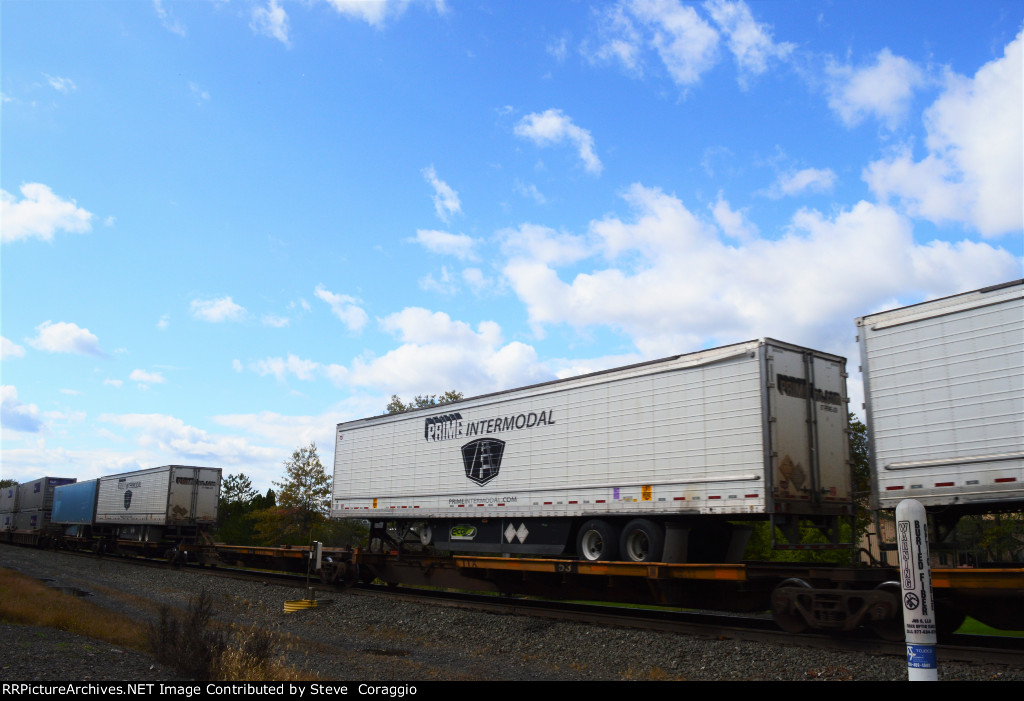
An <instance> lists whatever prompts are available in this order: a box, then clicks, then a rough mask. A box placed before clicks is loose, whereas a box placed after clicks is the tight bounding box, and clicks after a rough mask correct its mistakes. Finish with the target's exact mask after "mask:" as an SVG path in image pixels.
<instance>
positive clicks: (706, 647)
mask: <svg viewBox="0 0 1024 701" xmlns="http://www.w3.org/2000/svg"><path fill="white" fill-rule="evenodd" d="M17 550H20V551H22V552H26V554H28V552H27V551H28V549H21V548H18V549H17ZM4 554H5V553H0V555H4ZM68 554H69V553H65V555H68ZM3 559H6V558H3ZM17 559H18V560H19V561H23V563H24V565H25V566H26V568H28V569H29V570H30V571H31V570H34V569H40V568H37V567H36V566H35V565H32V564H30V559H29V558H21V557H19V558H17ZM31 559H32V560H34V558H31ZM75 559H82V560H85V561H89V560H91V561H94V562H97V563H98V564H99V566H98V567H96V568H91V567H87V568H79V567H78V566H77V565H72V564H71V563H70V562H68V563H67V565H66V566H65V565H58V567H57V571H65V572H69V573H70V572H72V571H74V572H75V574H74V575H71V577H72V579H71V580H68V581H73V582H74V583H75V584H76V585H77V586H82V587H84V588H88V582H90V581H92V574H90V573H91V572H96V573H99V574H101V577H100V580H99V581H100V582H103V584H101V585H100V586H101V589H102V588H103V587H109V586H110V584H109V580H106V579H104V577H105V574H104V573H115V572H118V571H119V570H120V569H121V567H118V568H113V567H108V566H105V565H104V564H103V563H104V562H109V563H110V564H111V565H113V564H114V563H117V564H118V565H123V566H124V567H126V568H127V569H128V570H130V569H133V568H138V569H139V570H141V571H140V572H139V574H138V575H137V576H134V577H133V578H132V579H134V580H135V581H137V582H140V583H141V582H145V581H149V582H152V583H153V584H152V586H150V585H146V586H142V585H141V584H136V585H132V587H131V589H125V590H124V591H138V592H140V593H141V592H142V590H144V589H145V590H149V589H152V590H153V591H162V592H170V591H171V590H170V589H168V588H167V586H168V584H170V582H172V581H176V582H179V584H178V585H177V586H182V584H183V583H184V581H185V580H182V579H181V578H180V577H179V576H178V575H171V572H172V571H174V570H173V569H172V568H171V567H170V566H169V565H167V564H166V563H164V562H146V561H137V560H133V559H126V558H120V557H110V556H104V557H103V558H97V557H96V556H95V555H91V554H82V555H78V556H75ZM43 561H49V562H51V563H54V564H56V562H59V560H57V561H53V560H51V559H50V558H48V557H47V558H42V559H41V560H40V562H43ZM54 564H49V565H47V567H49V569H51V570H53V568H54ZM154 569H155V570H156V572H153V573H152V575H150V570H154ZM183 570H184V571H183V572H182V573H181V574H182V575H187V576H186V579H187V580H189V581H190V583H189V584H188V585H187V587H188V588H186V589H179V596H178V602H179V603H177V604H175V605H178V606H182V605H183V603H181V602H182V601H183V600H182V599H181V598H180V596H181V594H184V595H185V596H186V597H187V595H188V594H189V593H190V592H195V591H199V590H200V588H202V587H203V586H204V585H202V584H201V583H200V582H199V581H197V575H198V576H200V577H211V578H216V579H218V580H219V581H222V582H225V583H224V584H223V585H221V584H218V585H213V584H212V583H211V585H210V586H209V587H208V588H207V590H208V591H215V592H224V593H219V594H217V596H225V597H228V598H226V599H224V600H223V605H225V606H227V609H225V616H231V615H241V618H239V619H238V621H239V622H240V623H241V624H242V625H246V624H248V623H252V624H256V623H257V621H259V623H258V625H261V626H264V625H265V626H267V627H268V628H272V629H274V630H279V629H283V630H290V631H291V633H292V634H293V635H306V634H307V633H309V632H312V631H314V630H315V631H317V633H316V637H317V639H318V640H319V642H318V643H317V644H318V645H321V646H329V645H337V646H339V649H341V648H344V649H345V650H348V649H351V646H353V645H355V646H357V647H358V649H363V650H365V651H370V652H367V655H370V656H371V657H374V658H375V659H376V658H378V657H379V654H378V653H373V654H372V655H371V652H372V651H374V650H377V649H378V648H379V649H386V650H392V649H394V651H395V652H394V654H396V655H399V654H400V655H406V656H408V657H407V658H400V659H410V660H412V659H414V658H415V659H419V658H418V657H417V656H418V655H419V654H420V652H421V651H424V650H429V649H430V646H429V644H428V643H427V641H428V640H434V639H435V636H437V635H440V636H443V639H444V640H446V641H447V643H446V646H445V647H444V650H445V652H444V654H443V656H442V657H443V658H444V659H448V658H449V656H450V654H452V653H453V652H454V651H456V650H458V651H462V650H464V649H466V650H471V649H473V645H480V644H481V640H484V639H487V637H488V635H491V634H489V633H488V632H487V631H495V632H496V631H501V635H500V636H499V637H500V639H501V640H502V641H505V640H508V639H506V637H505V636H506V635H509V634H513V635H515V636H517V637H514V638H512V639H510V640H511V641H512V642H504V643H496V645H498V646H500V649H498V650H497V652H498V653H499V656H500V657H502V659H506V658H507V657H508V655H509V653H510V651H516V650H530V651H535V650H544V651H545V654H543V655H541V654H540V653H536V654H537V655H538V659H543V660H558V662H557V664H558V665H560V667H559V668H560V669H569V668H567V667H565V665H575V664H578V663H579V662H578V660H579V657H578V653H576V652H572V653H571V656H570V657H569V658H568V659H569V661H568V662H567V661H565V660H566V658H565V657H564V655H565V653H566V650H567V649H569V650H574V651H575V650H578V649H580V648H575V647H573V646H575V645H578V644H579V643H580V642H582V641H595V642H598V643H599V641H605V640H616V641H626V640H630V641H633V640H648V639H649V640H651V641H652V642H653V641H657V642H656V643H654V644H656V646H657V647H652V648H651V651H652V653H651V654H652V655H654V656H655V657H656V658H657V659H660V660H665V659H669V658H666V656H665V655H664V654H660V653H661V652H662V651H665V650H679V651H688V652H684V653H682V654H684V655H690V656H692V657H674V658H671V659H677V660H690V659H693V660H694V661H693V662H690V661H686V662H680V663H679V666H678V668H677V667H675V665H674V664H673V663H666V662H664V661H662V662H655V663H653V664H656V665H658V664H660V665H661V667H660V668H661V669H662V670H668V672H669V673H670V674H671V673H674V670H676V669H678V670H679V671H678V672H676V673H680V674H683V675H685V678H693V679H698V678H764V679H775V678H794V677H793V676H786V677H782V676H777V674H784V673H787V670H786V668H787V667H788V668H789V670H788V671H789V672H792V670H793V669H794V668H796V669H797V670H798V671H797V674H799V675H800V676H803V675H804V674H806V677H803V678H807V677H811V678H814V677H815V675H819V674H823V675H824V673H825V672H827V673H828V674H831V675H833V676H834V677H835V678H860V679H898V678H900V671H901V669H905V667H904V662H903V658H904V654H905V652H904V649H903V647H902V645H900V644H894V643H886V642H883V641H880V640H877V639H874V638H871V637H868V636H867V635H858V636H843V637H835V636H828V635H814V634H803V635H791V634H785V633H782V632H781V631H779V630H777V629H776V628H775V625H774V622H773V621H771V620H770V619H767V618H764V617H762V618H757V617H751V616H735V615H723V614H715V613H710V612H697V611H679V610H668V609H651V608H647V609H639V608H632V609H631V608H623V607H621V606H608V605H593V604H583V603H568V602H553V601H541V600H536V599H524V598H509V597H499V596H495V595H479V594H467V593H460V592H446V591H431V590H423V589H413V588H409V587H402V586H397V587H386V586H382V585H366V586H358V587H352V588H349V589H346V590H344V591H339V590H337V589H333V588H331V587H326V586H324V585H322V584H320V583H319V582H314V583H312V586H313V587H314V588H315V590H316V596H317V598H318V599H321V600H323V599H333V605H332V606H331V607H329V608H324V609H320V610H319V612H315V611H303V612H299V613H296V614H293V615H287V616H284V617H283V618H282V616H281V608H280V606H281V602H282V601H283V600H284V599H298V598H301V597H302V596H303V593H302V592H303V590H304V588H305V586H306V583H305V578H304V577H301V576H295V575H281V574H274V573H268V572H264V571H251V570H235V569H229V568H225V567H216V568H210V567H203V568H199V567H194V566H187V567H185V568H183ZM161 572H163V573H164V574H162V575H161ZM57 576H58V579H62V580H66V579H67V578H66V577H61V576H60V575H57ZM116 576H117V577H120V576H121V575H116ZM232 580H237V581H239V582H240V583H239V584H238V585H237V586H235V585H232V584H231V583H230V582H231V581H232ZM129 581H130V580H129ZM242 581H245V582H246V583H245V584H241V582H242ZM165 582H166V583H167V584H162V583H165ZM266 584H273V585H274V586H273V587H272V588H270V589H262V588H254V585H255V586H256V587H261V586H262V585H266ZM280 587H292V588H293V591H294V592H295V594H294V595H291V594H289V593H287V590H282V589H281V588H280ZM226 592H232V593H234V594H235V596H234V597H231V595H230V594H227V593H226ZM240 592H245V594H244V596H245V600H246V601H251V602H253V603H254V604H257V602H259V601H262V602H263V604H264V605H263V606H259V605H258V604H257V606H256V607H255V608H252V609H249V608H246V606H245V604H244V603H242V605H241V609H240V610H241V611H242V612H243V613H241V614H239V613H238V612H239V604H240V603H241V600H240V599H239V598H238V594H239V593H240ZM263 592H266V593H263ZM185 600H187V598H186V599H185ZM360 600H361V601H360ZM375 600H376V601H380V602H382V603H371V602H373V601H375ZM271 602H273V603H271ZM406 602H415V603H416V604H417V605H415V606H411V605H409V604H407V603H406ZM266 604H270V606H269V607H268V606H267V605H266ZM423 604H426V606H423ZM440 607H446V608H450V609H452V613H450V614H449V613H442V612H441V611H440V610H438V611H437V612H436V613H431V612H430V611H431V609H435V608H436V609H440ZM332 609H333V612H331V610H332ZM455 609H463V611H455ZM257 610H258V611H259V613H258V615H257V614H256V612H257ZM232 611H233V612H234V614H232V613H231V612H232ZM264 612H265V613H264ZM488 614H501V615H494V616H492V615H488ZM253 615H256V617H255V618H252V616H253ZM534 620H535V621H536V623H534V622H532V621H534ZM312 621H318V622H319V624H322V625H319V624H318V625H317V626H316V627H314V628H311V627H310V626H311V625H312V624H311V622H312ZM328 621H332V622H331V623H328ZM426 621H432V622H435V625H436V632H430V633H428V632H426V631H427V630H431V629H430V628H429V627H424V626H425V625H426V626H429V625H430V624H429V623H426ZM343 622H344V623H343ZM559 622H565V623H567V624H570V625H567V626H566V627H565V628H564V629H563V628H562V627H561V623H559ZM572 622H584V623H586V624H588V625H585V626H582V627H580V626H575V625H571V624H572ZM590 625H592V626H594V628H593V632H592V633H587V632H585V631H586V629H587V628H588V627H589V626H590ZM466 626H468V627H466ZM552 626H559V627H558V628H553V627H552ZM461 629H464V630H465V632H466V634H467V635H470V636H471V640H472V642H466V641H465V640H464V639H463V638H462V636H461V635H460V634H459V633H458V632H457V631H459V630H461ZM360 630H361V631H362V633H361V634H359V635H357V636H356V637H355V638H353V637H352V631H360ZM375 630H380V631H381V632H382V633H383V637H381V638H379V639H378V638H376V637H373V636H374V635H375V633H373V632H372V631H375ZM552 630H558V631H559V635H558V636H557V637H555V638H552V637H551V635H550V633H549V631H552ZM410 631H419V632H417V633H411V632H410ZM515 631H518V632H515ZM512 632H514V633H512ZM409 635H413V636H416V635H419V636H428V637H421V638H416V637H413V638H412V639H410V638H408V637H407V636H409ZM563 635H569V636H570V638H569V639H568V640H567V639H565V638H563V637H562V636H563ZM360 636H362V637H360ZM624 636H625V637H624ZM632 636H640V637H632ZM648 636H650V637H648ZM570 640H571V642H569V641H570ZM701 640H706V641H707V642H699V641H701ZM402 641H410V642H409V643H406V642H402ZM556 641H557V642H556ZM599 644H600V643H599ZM425 645H426V647H425ZM467 646H468V647H467ZM1008 646H1009V647H1008ZM324 649H327V648H324ZM637 649H640V650H643V649H644V648H643V647H640V648H636V647H633V646H632V645H630V646H624V647H623V653H622V654H623V655H634V654H635V651H636V650H637ZM754 649H759V650H764V652H763V653H754V652H751V650H754ZM607 650H608V653H610V654H611V655H613V657H611V658H609V660H610V661H616V660H617V659H618V658H617V657H616V653H617V649H613V648H608V649H607ZM613 650H614V651H613ZM655 650H657V651H659V652H654V651H655ZM831 650H836V651H839V652H831ZM712 651H715V652H712ZM842 651H846V652H842ZM494 654H495V649H491V650H490V654H488V655H484V656H483V657H472V656H471V659H473V660H476V659H490V658H493V656H494ZM677 654H678V653H677ZM716 655H717V656H716ZM733 657H735V658H736V660H735V662H733V661H731V658H733ZM751 657H753V658H754V659H755V660H761V659H763V660H766V662H764V664H763V666H762V667H759V668H757V670H756V671H748V670H747V669H746V668H745V667H742V666H741V665H742V664H743V663H744V662H749V659H750V658H751ZM336 659H337V660H343V659H347V658H346V657H344V656H342V657H336V656H335V657H330V658H329V661H327V662H325V663H322V664H325V665H330V664H333V661H334V660H336ZM389 659H390V658H389ZM434 659H436V658H434ZM636 659H638V660H645V661H646V660H647V659H649V656H648V655H647V654H646V653H641V656H639V657H637V658H636ZM716 660H720V661H721V665H719V664H718V662H716ZM767 660H774V662H767ZM834 660H844V662H841V663H836V662H834ZM858 660H862V661H858ZM939 660H940V663H941V664H940V674H942V675H944V676H943V678H961V679H963V678H972V679H980V678H1005V677H1004V675H1006V676H1008V677H1010V678H1014V677H1015V676H1017V675H1018V674H1019V670H1020V669H1022V668H1024V655H1022V652H1021V650H1020V645H1019V643H1018V641H1015V640H1014V641H1011V642H1006V641H1005V640H1004V641H1003V642H1002V643H995V642H994V641H992V640H989V639H983V638H966V637H960V638H958V639H956V640H954V641H951V644H948V645H944V646H942V647H940V650H939ZM945 663H949V664H948V671H943V669H944V668H943V667H942V664H945ZM590 664H593V662H591V663H590ZM638 664H643V662H639V663H638ZM699 665H707V667H706V668H705V667H701V666H699ZM734 665H735V666H734ZM837 665H838V666H837ZM995 665H1001V667H996V666H995ZM719 666H721V667H722V668H723V669H722V671H721V672H717V671H716V672H711V671H710V670H712V669H717V668H718V667H719ZM844 666H848V667H849V670H853V671H852V672H851V671H849V670H847V669H844ZM601 668H602V665H601V664H599V665H598V666H596V667H591V669H601ZM735 668H739V669H741V670H743V671H739V672H733V671H732V670H733V669H735ZM572 669H577V668H575V667H573V668H572ZM580 669H581V668H580ZM704 669H707V670H708V671H707V672H704V671H701V670H704ZM868 669H870V670H872V671H870V672H866V671H865V670H868ZM882 669H889V670H890V671H889V672H888V673H882V674H883V676H874V675H875V674H876V672H875V671H874V670H882ZM969 669H976V670H978V673H980V674H983V675H984V676H966V675H969V674H970V672H967V671H965V670H969ZM893 670H895V671H893ZM1000 670H1005V671H1000ZM379 673H380V672H374V674H375V675H376V674H379ZM385 673H386V672H385ZM460 673H461V672H460ZM328 674H330V673H328ZM704 674H715V675H716V676H713V677H706V676H703V675H704ZM748 674H750V675H757V676H747V675H748ZM691 675H692V676H691ZM761 675H763V676H761ZM945 675H949V676H945ZM342 676H344V675H342ZM382 678H383V677H382ZM530 678H544V677H540V676H538V677H530ZM626 678H637V677H626Z"/></svg>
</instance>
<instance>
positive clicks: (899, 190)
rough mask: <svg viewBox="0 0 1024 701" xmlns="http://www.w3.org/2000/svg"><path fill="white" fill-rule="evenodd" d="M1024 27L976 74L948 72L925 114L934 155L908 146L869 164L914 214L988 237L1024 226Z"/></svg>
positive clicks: (873, 177) (877, 184)
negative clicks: (920, 155)
mask: <svg viewBox="0 0 1024 701" xmlns="http://www.w3.org/2000/svg"><path fill="white" fill-rule="evenodd" d="M1022 47H1024V32H1022V33H1021V34H1018V35H1017V37H1016V38H1015V39H1014V40H1013V41H1012V42H1010V44H1009V45H1008V46H1007V47H1006V50H1005V53H1004V55H1003V56H1002V57H1001V58H998V59H995V60H993V61H990V62H989V63H987V64H985V65H984V66H982V67H981V69H979V70H978V72H977V73H976V74H975V75H974V77H973V78H967V77H964V76H959V75H955V74H949V75H948V76H947V78H946V84H945V89H944V90H943V92H942V94H941V95H940V96H939V98H938V99H937V100H936V101H935V103H934V104H933V105H932V106H931V107H929V108H928V110H927V111H926V112H925V116H924V122H925V128H926V129H927V135H928V136H927V140H926V145H927V149H928V153H927V155H926V156H924V158H922V159H921V160H915V159H914V156H913V155H912V153H911V150H910V147H909V146H903V147H900V148H897V149H896V150H895V151H894V153H893V154H891V155H890V156H888V157H886V158H883V159H881V160H878V161H875V162H873V163H871V164H870V165H869V166H868V167H867V168H866V169H865V170H864V180H865V181H866V182H867V184H868V185H869V187H870V188H871V190H872V192H874V193H875V195H876V196H878V197H879V198H880V199H882V200H883V201H888V199H890V198H897V199H899V200H900V201H901V202H902V205H903V206H904V207H905V208H906V210H907V211H908V212H909V213H910V214H911V215H913V216H918V217H923V218H925V219H928V220H930V221H933V222H945V221H958V222H963V223H966V224H968V225H970V226H973V227H975V228H976V229H977V230H978V231H979V232H980V233H981V234H982V235H983V236H999V235H1002V234H1006V233H1017V234H1018V235H1020V232H1021V229H1022V228H1024V157H1022V156H1021V154H1022V153H1024V119H1022V117H1021V115H1022V114H1024V100H1022V97H1021V96H1022V83H1024V79H1022V73H1024V50H1022Z"/></svg>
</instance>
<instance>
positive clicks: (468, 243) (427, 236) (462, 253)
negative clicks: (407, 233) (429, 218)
mask: <svg viewBox="0 0 1024 701" xmlns="http://www.w3.org/2000/svg"><path fill="white" fill-rule="evenodd" d="M410 240H411V241H415V242H416V243H418V244H420V245H421V246H423V247H424V248H426V249H427V250H428V251H430V252H432V253H440V254H442V255H446V256H455V257H456V258H458V259H460V260H476V255H475V254H474V253H473V247H474V246H475V245H476V241H474V240H473V238H472V237H470V236H466V235H465V234H450V233H448V232H447V231H435V230H431V229H418V230H417V231H416V238H414V239H410Z"/></svg>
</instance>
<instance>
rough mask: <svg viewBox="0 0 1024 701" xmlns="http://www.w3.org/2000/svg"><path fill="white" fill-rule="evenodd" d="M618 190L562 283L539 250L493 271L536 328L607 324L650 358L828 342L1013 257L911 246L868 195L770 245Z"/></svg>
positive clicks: (646, 193)
mask: <svg viewBox="0 0 1024 701" xmlns="http://www.w3.org/2000/svg"><path fill="white" fill-rule="evenodd" d="M625 198H626V201H627V202H628V203H629V204H630V206H631V209H632V210H633V213H632V216H631V217H629V218H626V219H623V218H619V217H614V216H608V217H605V218H604V219H602V220H599V221H593V222H591V225H590V231H589V234H590V237H591V239H592V241H593V246H594V251H595V253H594V255H592V256H591V257H590V258H588V259H586V260H583V261H577V262H575V263H574V264H573V270H574V271H577V272H574V274H573V275H572V276H570V277H568V278H566V279H563V277H562V274H561V273H560V271H559V269H558V265H557V264H555V263H550V262H547V261H545V260H544V259H543V258H536V259H530V258H528V257H524V256H522V255H519V256H516V257H512V258H510V259H508V260H507V261H506V263H505V265H504V269H503V271H504V274H505V276H506V278H507V279H508V281H509V284H510V285H511V287H512V288H513V290H514V291H515V293H516V294H517V295H518V296H519V298H520V300H521V301H522V302H523V303H524V304H525V305H526V307H527V310H528V315H529V320H530V322H531V324H533V325H534V327H535V329H537V330H538V331H539V332H541V331H542V330H543V327H544V326H545V325H549V324H566V325H570V326H573V327H577V328H583V327H590V326H594V327H600V326H606V327H611V328H613V329H615V330H618V331H621V332H623V333H625V334H627V335H628V336H629V337H630V338H631V339H632V340H633V343H634V344H635V345H636V347H637V348H638V349H640V350H641V351H642V352H643V353H644V354H645V355H648V357H650V356H651V355H670V354H673V353H679V352H682V351H686V350H692V349H694V348H696V347H699V344H703V343H708V342H722V343H725V342H732V341H740V340H746V339H749V338H757V337H761V336H774V337H778V338H782V339H785V340H790V341H794V342H797V343H805V344H806V345H810V346H812V347H824V348H835V347H843V346H840V345H837V343H838V342H842V343H843V344H847V341H849V339H850V338H852V334H853V331H852V323H853V319H854V318H855V317H856V316H859V315H862V314H864V313H866V312H867V311H868V310H870V309H872V308H874V307H875V305H876V304H879V303H880V302H883V301H885V300H891V299H900V298H907V297H911V298H916V299H919V298H920V296H922V295H923V296H928V297H933V296H941V295H944V294H952V293H956V292H960V291H964V290H969V289H973V288H977V287H982V286H985V285H989V284H993V283H996V282H1000V281H1004V280H1007V279H1012V278H1013V277H1017V276H1019V266H1020V263H1019V261H1017V260H1016V259H1015V258H1014V256H1013V255H1011V254H1010V253H1009V252H1007V251H1005V250H1003V249H999V248H994V247H992V246H989V245H987V244H983V243H975V242H971V241H961V242H957V243H945V242H931V243H923V244H922V243H917V242H915V241H914V238H913V229H912V226H911V223H910V221H909V220H908V219H907V218H905V217H904V216H902V215H901V214H900V213H898V212H897V211H895V210H893V209H891V208H889V207H884V206H879V205H876V204H871V203H868V202H860V203H858V204H857V205H855V206H853V207H852V208H850V209H847V210H843V211H840V212H837V213H834V214H832V215H830V216H825V215H823V214H821V213H819V212H816V211H814V210H800V211H799V212H797V213H796V214H795V215H794V216H793V218H792V222H791V224H790V227H789V230H788V232H787V233H786V234H785V235H784V236H782V237H781V238H776V239H770V238H765V237H763V236H761V235H758V234H757V232H756V230H754V229H752V228H748V229H744V230H742V231H741V235H740V236H736V233H737V232H736V230H735V229H729V228H726V229H724V230H723V231H720V230H719V229H717V228H716V227H714V226H712V225H711V224H710V223H708V222H705V221H702V220H701V219H700V218H699V217H697V216H695V215H694V214H693V213H692V212H690V211H689V210H688V209H687V208H686V207H685V206H684V205H683V203H682V202H681V201H680V200H679V199H678V198H676V197H674V196H671V195H667V194H665V193H663V192H662V191H660V190H658V189H655V188H646V187H644V186H642V185H639V184H637V185H633V186H632V187H631V188H629V190H627V192H626V194H625ZM728 211H730V212H731V209H729V210H728ZM719 219H720V220H722V219H724V220H725V221H726V223H727V224H729V226H732V225H734V224H735V223H736V220H735V219H730V218H729V217H722V216H721V214H720V215H719ZM730 222H731V224H730ZM741 223H742V222H741ZM723 235H727V236H730V237H732V238H738V239H740V244H741V245H738V246H737V245H733V244H730V243H728V242H727V241H725V240H724V239H723ZM837 339H838V341H837ZM847 345H848V344H847Z"/></svg>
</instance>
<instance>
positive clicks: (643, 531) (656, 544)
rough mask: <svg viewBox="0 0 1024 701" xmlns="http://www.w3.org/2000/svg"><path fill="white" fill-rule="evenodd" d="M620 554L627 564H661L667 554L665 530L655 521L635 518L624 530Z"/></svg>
mask: <svg viewBox="0 0 1024 701" xmlns="http://www.w3.org/2000/svg"><path fill="white" fill-rule="evenodd" d="M619 552H621V553H622V559H623V560H626V561H627V562H661V556H662V554H663V553H664V552H665V529H664V528H663V527H662V526H661V524H659V523H655V522H654V521H648V520H647V519H645V518H635V519H633V520H632V521H630V522H629V523H627V524H626V527H625V528H623V529H622V537H621V538H620V539H619Z"/></svg>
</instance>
